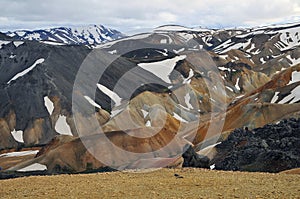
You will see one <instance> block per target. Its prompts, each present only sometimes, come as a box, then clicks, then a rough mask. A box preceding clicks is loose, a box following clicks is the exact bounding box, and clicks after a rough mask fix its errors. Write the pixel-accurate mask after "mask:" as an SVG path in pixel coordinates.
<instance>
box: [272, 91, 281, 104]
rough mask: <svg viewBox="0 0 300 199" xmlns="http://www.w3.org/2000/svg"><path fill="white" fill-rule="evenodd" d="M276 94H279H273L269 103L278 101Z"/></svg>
mask: <svg viewBox="0 0 300 199" xmlns="http://www.w3.org/2000/svg"><path fill="white" fill-rule="evenodd" d="M278 94H279V92H275V94H274V96H273V98H272V100H271V102H270V103H275V102H276V101H277V100H278Z"/></svg>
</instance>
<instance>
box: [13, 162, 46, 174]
mask: <svg viewBox="0 0 300 199" xmlns="http://www.w3.org/2000/svg"><path fill="white" fill-rule="evenodd" d="M45 170H47V166H46V165H43V164H40V163H34V164H32V165H29V166H27V167H24V168H23V169H19V170H18V171H19V172H28V171H45Z"/></svg>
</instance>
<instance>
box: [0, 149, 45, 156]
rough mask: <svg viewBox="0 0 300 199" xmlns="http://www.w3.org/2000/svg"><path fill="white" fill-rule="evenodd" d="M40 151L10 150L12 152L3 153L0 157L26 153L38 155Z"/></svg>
mask: <svg viewBox="0 0 300 199" xmlns="http://www.w3.org/2000/svg"><path fill="white" fill-rule="evenodd" d="M38 152H39V150H30V151H18V152H10V153H3V154H1V155H0V157H20V156H25V155H36V154H37V153H38Z"/></svg>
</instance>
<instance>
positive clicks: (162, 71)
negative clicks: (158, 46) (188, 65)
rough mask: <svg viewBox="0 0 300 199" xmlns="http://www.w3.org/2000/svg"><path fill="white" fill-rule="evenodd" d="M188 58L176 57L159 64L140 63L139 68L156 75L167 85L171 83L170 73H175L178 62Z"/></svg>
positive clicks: (184, 56) (183, 56)
mask: <svg viewBox="0 0 300 199" xmlns="http://www.w3.org/2000/svg"><path fill="white" fill-rule="evenodd" d="M185 58H186V55H180V56H176V57H174V58H172V59H166V60H163V61H159V62H151V63H140V64H138V66H139V67H141V68H143V69H144V70H146V71H149V72H150V73H152V74H154V75H156V76H157V77H159V78H160V79H162V80H163V81H165V82H167V83H171V81H170V79H169V75H170V73H171V72H172V71H173V69H174V67H175V66H176V64H177V62H178V61H181V60H183V59H185Z"/></svg>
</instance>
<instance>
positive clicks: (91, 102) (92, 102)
mask: <svg viewBox="0 0 300 199" xmlns="http://www.w3.org/2000/svg"><path fill="white" fill-rule="evenodd" d="M84 98H85V99H86V100H87V101H88V102H89V103H90V104H91V105H92V106H94V107H97V108H99V109H101V106H100V105H99V104H97V103H96V102H95V101H94V100H92V99H91V98H90V97H89V96H86V95H85V96H84Z"/></svg>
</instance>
